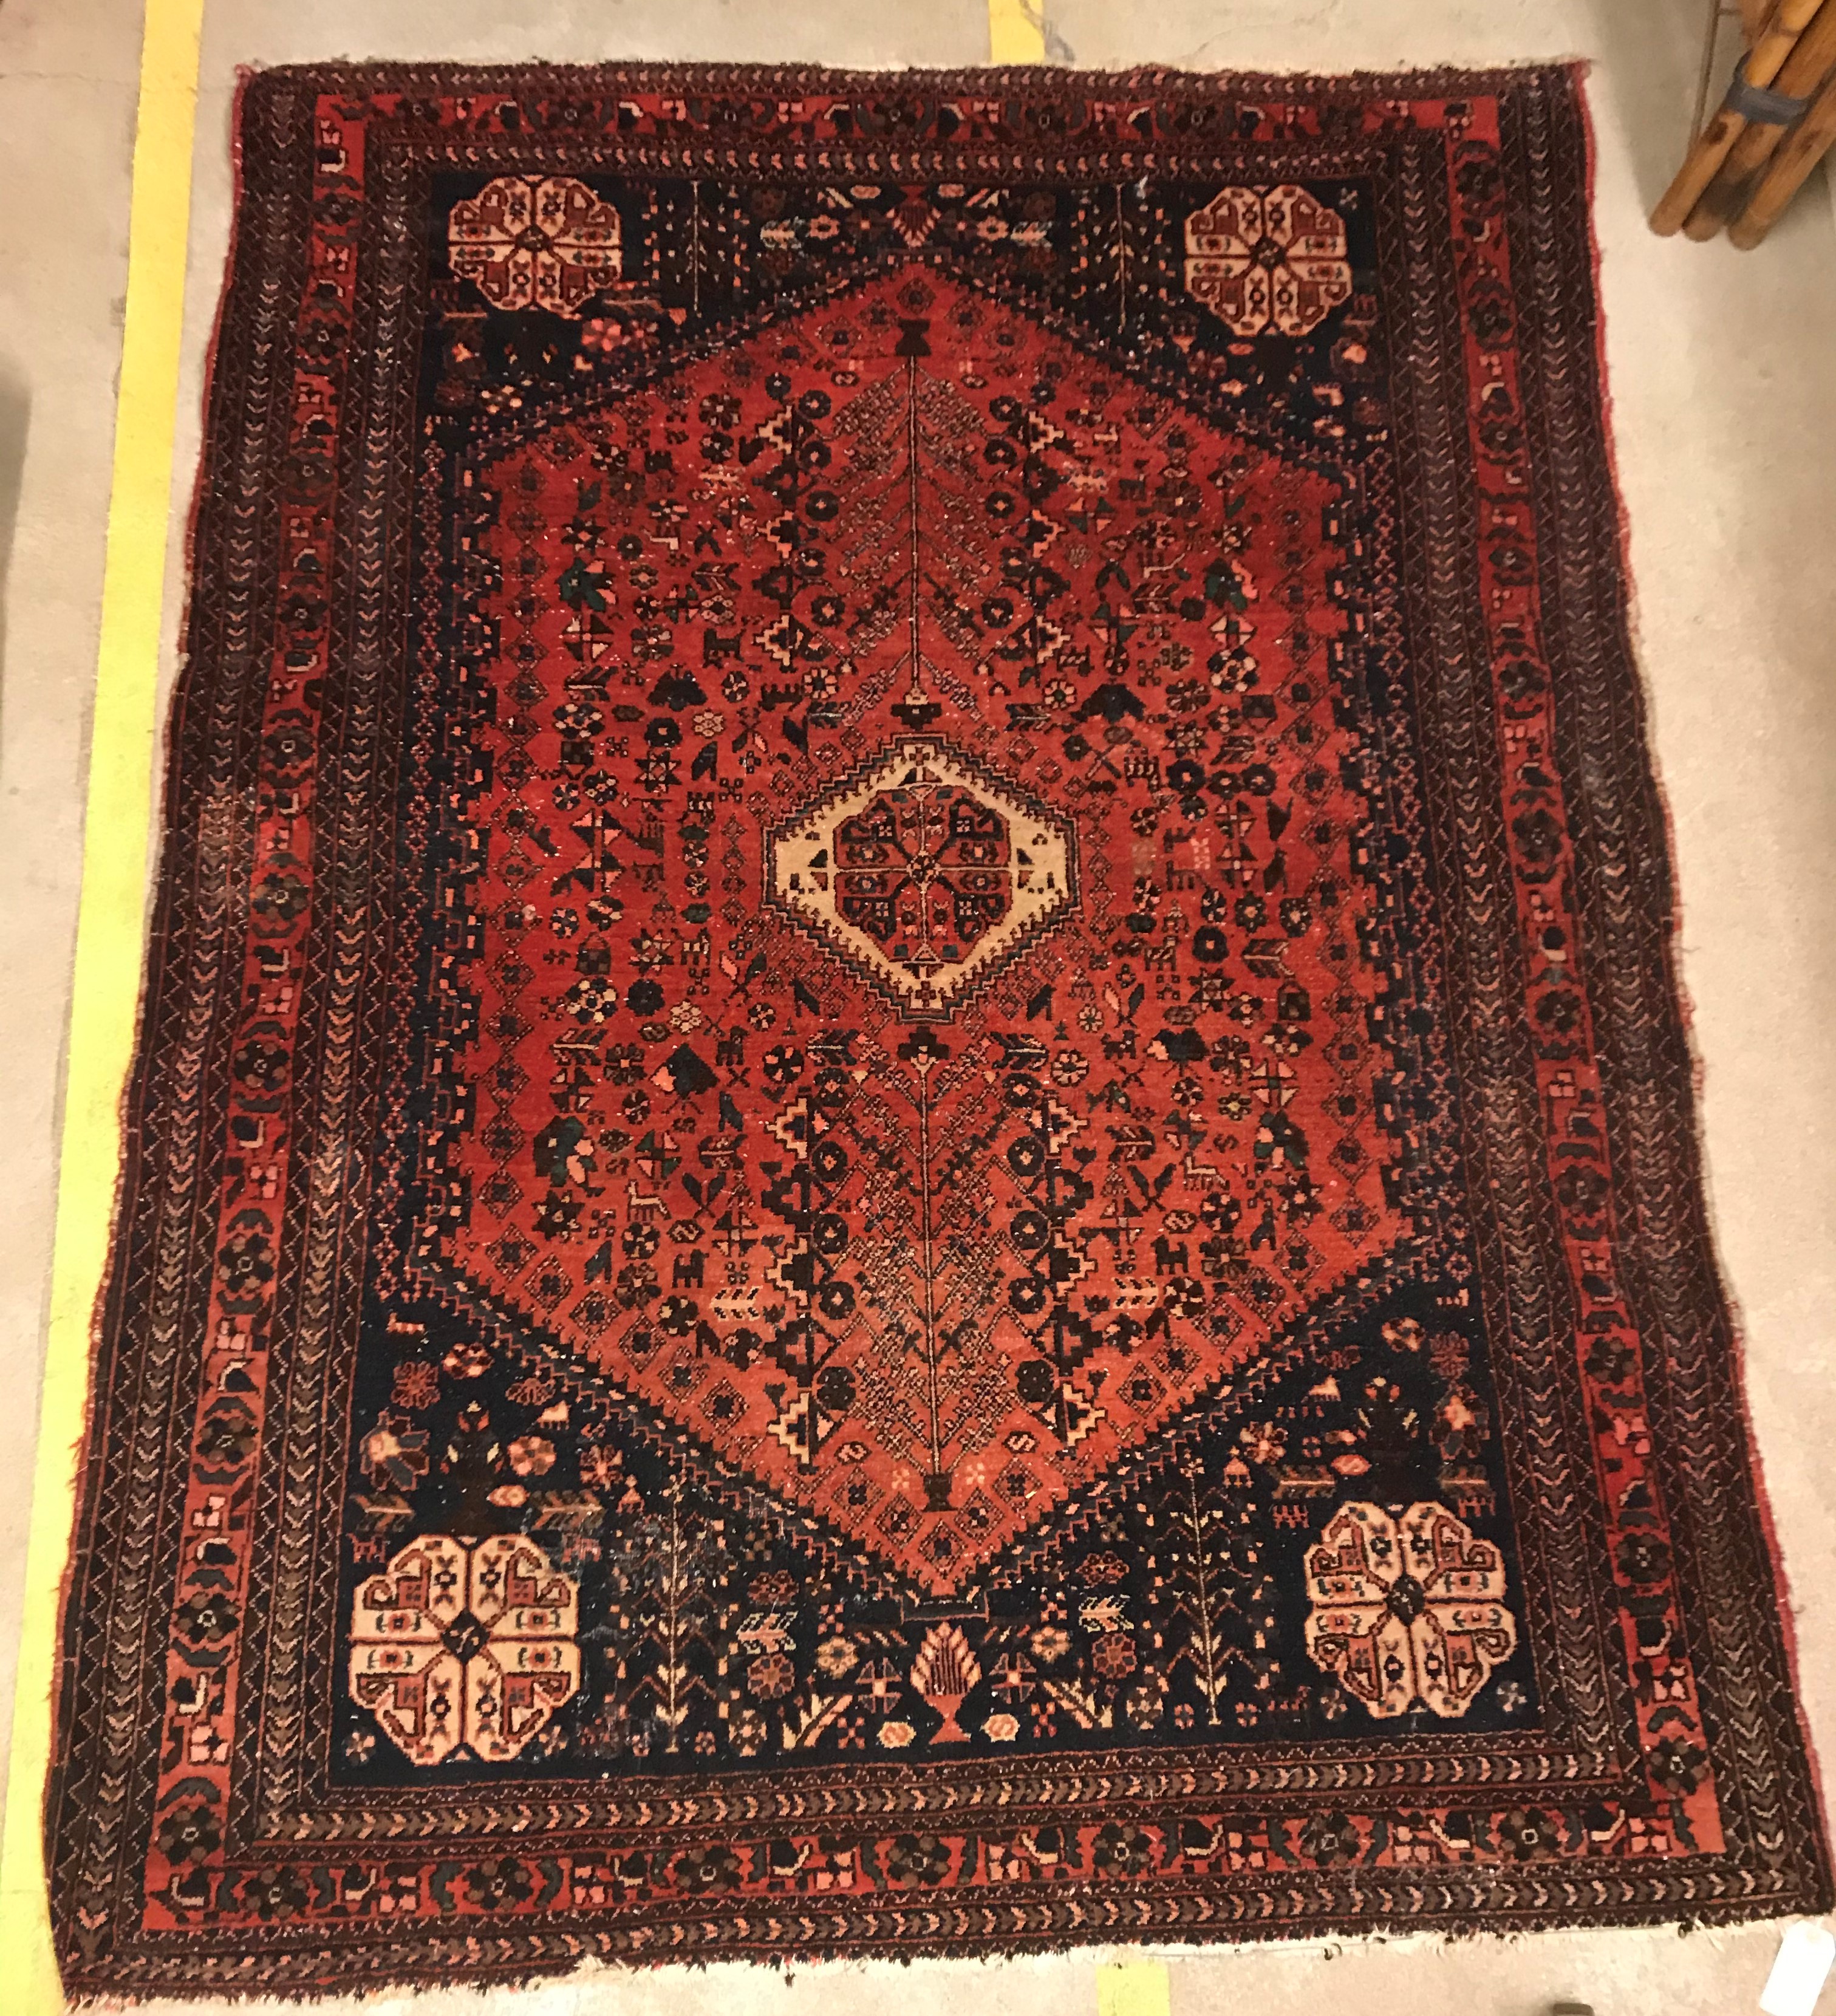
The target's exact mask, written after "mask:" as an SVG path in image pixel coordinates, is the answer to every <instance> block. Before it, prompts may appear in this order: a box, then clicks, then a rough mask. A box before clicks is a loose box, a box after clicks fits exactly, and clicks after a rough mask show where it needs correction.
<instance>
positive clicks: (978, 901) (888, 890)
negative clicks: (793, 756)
mask: <svg viewBox="0 0 1836 2016" xmlns="http://www.w3.org/2000/svg"><path fill="white" fill-rule="evenodd" d="M767 846H768V849H769V851H768V853H767V855H766V862H767V866H766V869H765V878H766V879H765V895H766V899H767V901H768V902H772V903H775V904H776V905H778V907H779V908H780V909H783V911H784V912H785V913H786V914H787V915H788V916H790V917H792V918H793V919H794V920H796V921H797V922H798V923H801V924H803V925H805V926H806V927H808V928H809V929H810V930H812V931H813V932H814V933H815V934H816V935H818V936H819V938H823V940H824V941H826V942H827V943H828V944H830V945H831V946H833V948H834V949H835V950H836V951H837V952H838V953H839V954H840V955H841V956H842V957H843V958H844V959H848V960H849V961H851V963H853V964H855V966H856V967H857V968H859V970H862V971H864V972H865V973H866V974H868V975H869V976H870V977H872V979H873V981H874V983H875V984H876V985H878V986H880V987H883V988H885V989H887V992H888V993H889V995H891V999H893V1000H894V1001H895V1003H896V1004H897V1005H898V1007H899V1009H900V1010H901V1012H902V1013H903V1014H904V1015H905V1016H906V1017H908V1018H909V1019H911V1020H914V1021H925V1020H947V1019H948V1017H949V1011H950V1010H951V1009H952V1007H953V1006H955V1005H956V1003H959V1002H960V1001H962V1000H963V999H967V996H968V995H969V994H970V992H971V991H972V990H973V989H974V988H975V987H977V985H986V983H987V981H988V978H989V977H991V976H992V974H994V973H995V972H996V971H998V970H999V968H1000V967H1002V966H1003V965H1004V964H1006V963H1007V962H1008V961H1009V960H1010V959H1011V958H1012V957H1013V955H1014V954H1015V953H1016V952H1017V951H1018V950H1019V949H1020V948H1021V945H1023V944H1024V943H1027V942H1030V941H1031V940H1032V939H1034V938H1037V936H1038V935H1039V932H1040V931H1041V930H1042V929H1043V928H1044V927H1045V926H1046V924H1047V923H1049V921H1050V920H1052V919H1053V918H1054V917H1057V916H1062V915H1064V913H1065V912H1066V911H1067V909H1069V907H1070V906H1071V905H1072V904H1073V903H1074V902H1075V900H1076V896H1077V868H1076V861H1077V848H1076V843H1075V829H1074V827H1073V826H1072V823H1071V821H1069V820H1067V819H1064V817H1063V816H1062V815H1060V814H1057V813H1054V812H1052V811H1050V810H1049V808H1046V806H1044V805H1036V804H1035V805H1033V806H1032V807H1031V808H1028V807H1027V806H1025V805H1021V804H1019V803H1017V802H1016V801H1015V797H1014V794H1013V793H1012V792H1011V791H1010V790H1003V787H1001V786H1000V785H999V783H988V782H985V781H984V780H983V779H981V778H979V777H977V776H975V775H974V773H973V772H971V771H970V769H968V767H967V764H966V761H965V759H964V758H962V757H961V756H960V755H959V754H956V753H955V752H954V751H952V750H950V749H949V748H948V747H946V746H945V745H944V744H942V743H938V742H937V741H936V740H924V739H922V738H918V737H913V738H912V739H910V740H901V741H898V742H894V743H888V744H887V747H885V748H884V750H882V751H880V752H879V753H878V754H876V755H875V756H873V758H870V759H869V761H867V762H866V763H865V764H864V765H862V766H861V767H860V768H859V769H857V771H856V772H855V773H854V774H853V776H851V777H850V778H849V779H847V780H845V782H844V784H842V785H840V786H837V787H836V788H835V789H834V790H832V791H830V793H828V794H826V796H825V797H824V798H823V801H822V802H821V804H820V805H819V806H816V807H811V808H806V809H805V810H804V811H802V812H798V813H797V815H795V816H794V817H793V818H792V819H790V820H788V821H787V822H786V823H785V824H784V826H783V827H782V828H781V829H780V830H779V831H778V832H776V833H774V834H772V836H771V837H770V838H769V841H768V842H767Z"/></svg>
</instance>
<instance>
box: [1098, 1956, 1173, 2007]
mask: <svg viewBox="0 0 1836 2016" xmlns="http://www.w3.org/2000/svg"><path fill="white" fill-rule="evenodd" d="M1171 2002H1172V1996H1171V1993H1170V1991H1169V1989H1168V1982H1167V1965H1166V1962H1165V1960H1120V1961H1118V1962H1117V1963H1116V1964H1114V1966H1109V1967H1099V1968H1098V1969H1097V1970H1096V2016H1168V2010H1169V2007H1170V2005H1171Z"/></svg>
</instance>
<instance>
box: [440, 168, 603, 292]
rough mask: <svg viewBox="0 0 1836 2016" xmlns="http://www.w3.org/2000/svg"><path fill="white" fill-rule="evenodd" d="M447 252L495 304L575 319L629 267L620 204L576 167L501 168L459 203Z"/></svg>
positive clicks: (455, 267) (461, 272)
mask: <svg viewBox="0 0 1836 2016" xmlns="http://www.w3.org/2000/svg"><path fill="white" fill-rule="evenodd" d="M447 257H448V261H450V263H451V265H452V270H453V272H455V273H456V274H457V275H459V278H460V279H462V280H470V281H471V282H472V283H473V285H474V286H476V287H477V290H478V291H479V292H480V293H481V294H483V295H484V298H485V299H486V300H487V301H489V302H490V304H491V306H492V307H493V308H546V309H547V310H548V311H549V314H551V315H566V316H567V317H569V318H570V319H574V318H575V317H578V315H579V313H580V309H581V303H582V302H584V301H589V300H590V299H591V298H592V296H593V295H595V294H596V293H599V291H600V290H601V289H603V287H605V286H607V284H608V283H610V282H611V281H614V280H616V279H617V278H618V276H619V274H620V272H621V271H622V269H623V262H622V255H621V252H620V249H619V230H618V212H617V211H616V210H615V209H614V207H612V205H611V204H610V203H606V202H603V201H602V200H601V199H600V198H599V197H598V196H596V195H595V194H594V193H593V192H592V190H591V189H589V188H588V187H587V185H586V184H585V182H578V181H576V180H575V179H574V177H573V176H571V175H545V176H540V177H538V176H534V175H500V176H499V177H498V178H496V179H495V181H493V182H487V183H486V184H485V185H484V188H483V189H481V190H480V191H479V192H478V193H477V195H476V196H471V197H469V198H468V199H467V200H466V201H464V202H463V203H455V204H454V205H453V207H452V218H451V221H449V222H448V225H447Z"/></svg>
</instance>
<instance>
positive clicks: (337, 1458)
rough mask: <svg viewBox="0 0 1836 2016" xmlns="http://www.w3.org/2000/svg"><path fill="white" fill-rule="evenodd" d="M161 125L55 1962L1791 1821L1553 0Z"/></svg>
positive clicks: (1151, 1923)
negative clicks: (223, 240) (198, 474)
mask: <svg viewBox="0 0 1836 2016" xmlns="http://www.w3.org/2000/svg"><path fill="white" fill-rule="evenodd" d="M239 144H240V159H241V168H242V177H243V181H242V190H241V196H240V200H239V210H238V214H237V224H236V251H235V256H234V259H233V261H232V271H231V273H230V276H229V287H228V293H227V296H226V298H225V306H224V310H223V318H222V325H221V332H220V334H219V337H218V344H217V349H216V361H215V366H214V373H213V378H212V384H211V404H210V421H209V430H208V440H207V450H206V459H205V466H204V471H203V486H202V491H201V495H202V503H201V506H200V516H199V520H198V524H197V530H196V556H195V579H194V589H193V604H192V610H191V614H190V618H189V669H188V671H187V672H186V674H185V680H184V684H183V687H182V694H181V697H180V700H179V703H178V711H177V715H176V718H175V725H174V729H173V736H172V744H171V750H172V754H171V775H170V786H169V794H168V808H167V828H166V850H165V857H164V868H163V871H162V875H161V880H160V896H159V903H158V909H157V921H156V927H155V931H154V935H153V950H152V966H151V973H150V977H149V981H148V999H147V1009H146V1021H145V1025H144V1031H143V1037H142V1054H141V1058H140V1062H139V1070H138V1074H137V1076H136V1078H135V1088H134V1092H133V1099H132V1108H131V1134H130V1144H129V1145H130V1155H129V1161H128V1179H127V1186H126V1190H125V1193H124V1203H123V1206H122V1211H121V1224H120V1229H119V1231H118V1233H117V1244H116V1249H115V1260H114V1266H113V1275H112V1279H111V1283H110V1290H109V1294H108V1298H107V1303H106V1312H105V1318H104V1325H103V1337H102V1344H101V1350H100V1356H99V1363H98V1369H97V1372H96V1387H95V1403H94V1411H93V1415H92V1428H91V1435H90V1442H89V1448H88V1460H87V1463H86V1467H85V1481H84V1487H83V1497H82V1504H81V1524H80V1529H79V1532H78V1534H77V1546H76V1553H75V1557H74V1567H73V1570H72V1575H71V1580H70V1589H69V1597H68V1601H67V1606H66V1611H65V1618H64V1625H63V1634H64V1636H63V1651H64V1660H63V1671H62V1677H61V1683H60V1687H59V1738H58V1744H57V1751H56V1769H55V1777H54V1782H53V1784H52V1789H51V1796H50V1803H49V1849H50V1861H51V1868H52V1906H53V1916H54V1919H55V1923H56V1935H57V1939H58V1944H59V1951H60V1953H61V1956H62V1960H63V1967H64V1969H65V1972H66V1977H67V1981H68V1982H69V1984H70V1986H71V1988H72V1989H74V1990H77V1991H80V1992H82V1993H102V1992H105V1991H106V1992H125V1993H139V1994H149V1993H160V1992H162V1991H164V1992H177V1991H180V1990H186V1989H191V1990H196V1989H234V1990H251V1991H253V1990H257V1989H281V1990H300V1989H308V1988H311V1987H331V1986H335V1985H339V1984H343V1983H351V1984H356V1983H373V1982H376V1981H377V1980H379V1979H381V1978H390V1977H394V1978H413V1977H416V1976H423V1975H425V1976H430V1977H431V1976H437V1977H439V1978H446V1977H447V1976H448V1975H449V1973H450V1972H451V1971H453V1970H455V1969H457V1970H459V1971H461V1972H463V1973H466V1974H469V1975H473V1976H475V1977H477V1978H485V1977H487V1976H491V1975H526V1974H530V1973H533V1972H536V1971H540V1970H542V1969H545V1968H551V1967H562V1966H565V1965H567V1964H569V1963H570V1962H571V1961H572V1960H575V1959H577V1958H578V1957H581V1956H583V1955H603V1956H610V1957H624V1958H630V1959H635V1960H659V1959H662V1958H664V1957H673V1956H680V1957H687V1958H692V1959H695V1960H711V1959H715V1958H718V1957H722V1956H725V1955H754V1956H758V1957H779V1956H781V1957H793V1956H799V1955H815V1954H824V1953H830V1954H833V1953H872V1954H883V1955H889V1956H898V1955H909V1954H915V1953H948V1954H970V1953H990V1952H1003V1951H1017V1950H1023V1949H1042V1948H1051V1947H1055V1946H1062V1945H1064V1944H1067V1943H1068V1942H1075V1941H1080V1940H1104V1941H1114V1940H1118V1939H1130V1938H1136V1937H1139V1936H1143V1935H1151V1936H1153V1937H1154V1938H1156V1939H1183V1938H1199V1939H1232V1938H1242V1937H1246V1936H1269V1935H1277V1934H1282V1933H1296V1934H1298V1933H1315V1934H1316V1933H1319V1932H1320V1931H1326V1930H1327V1929H1332V1930H1334V1931H1356V1930H1358V1929H1360V1928H1373V1927H1379V1926H1388V1927H1392V1928H1456V1927H1457V1928H1485V1929H1500V1930H1501V1929H1505V1928H1515V1927H1522V1926H1526V1925H1538V1924H1558V1923H1588V1924H1607V1923H1625V1922H1631V1921H1645V1920H1663V1919H1676V1918H1679V1917H1688V1918H1692V1919H1695V1920H1699V1921H1703V1920H1706V1921H1716V1920H1723V1919H1728V1918H1734V1917H1744V1916H1751V1915H1756V1914H1763V1913H1782V1912H1787V1911H1817V1910H1823V1908H1825V1907H1826V1906H1827V1904H1828V1903H1829V1902H1830V1888H1829V1877H1828V1874H1827V1865H1826V1860H1825V1854H1824V1849H1823V1843H1822V1839H1821V1836H1820V1825H1819V1821H1818V1819H1817V1814H1816V1804H1815V1801H1814V1798H1813V1790H1812V1786H1811V1782H1810V1778H1809V1769H1808V1766H1807V1762H1806V1757H1805V1748H1804V1744H1803V1740H1802V1736H1801V1733H1800V1730H1799V1726H1798V1719H1797V1714H1796V1711H1795V1705H1794V1702H1793V1699H1792V1696H1791V1690H1790V1684H1789V1679H1788V1675H1787V1665H1786V1659H1785V1653H1784V1646H1783V1643H1782V1642H1781V1632H1780V1621H1779V1616H1778V1611H1777V1599H1776V1596H1775V1593H1774V1582H1773V1571H1772V1567H1771V1564H1770V1561H1769V1557H1768V1553H1767V1549H1766V1542H1765V1539H1764V1537H1763V1533H1762V1519H1761V1515H1760V1512H1759V1507H1758V1505H1757V1503H1756V1499H1755V1485H1754V1482H1753V1479H1752V1476H1751V1470H1750V1467H1749V1455H1748V1448H1747V1445H1746V1442H1745V1439H1744V1429H1743V1423H1742V1414H1741V1402H1740V1399H1739V1395H1738V1390H1737V1384H1736V1379H1735V1369H1734V1364H1733V1352H1732V1347H1731V1344H1730V1336H1729V1330H1728V1323H1727V1317H1726V1312H1725V1309H1724V1307H1723V1301H1722V1298H1721V1294H1720V1292H1719V1288H1718V1287H1717V1286H1716V1281H1715V1270H1714V1266H1713V1262H1712V1258H1711V1255H1710V1250H1709V1245H1708V1234H1707V1231H1706V1229H1705V1222H1704V1218H1703V1212H1702V1206H1701V1193H1700V1189H1699V1184H1698V1179H1697V1157H1696V1149H1695V1147H1694V1136H1693V1132H1692V1117H1691V1111H1690V1060H1689V1056H1688V1052H1687V1048H1686V1046H1685V1042H1684V1039H1683V1030H1682V1027H1681V1024H1680V1021H1679V1013H1678V1010H1677V1004H1676V995H1675V992H1674V989H1673V983H1672V970H1671V960H1670V952H1669V917H1670V915H1671V909H1672V898H1671V893H1670V887H1669V879H1668V870H1667V866H1666V859H1667V854H1666V847H1665V833H1664V827H1663V823H1662V817H1661V811H1660V808H1659V805H1658V798H1657V796H1656V794H1655V791H1654V787H1653V783H1652V779H1651V773H1650V770H1649V768H1648V765H1647V758H1646V755H1645V752H1644V750H1643V745H1642V742H1641V736H1640V697H1639V689H1638V686H1637V683H1636V679H1635V677H1634V674H1633V668H1632V665H1631V664H1630V661H1629V656H1628V650H1627V643H1626V632H1625V578H1624V573H1623V567H1622V557H1621V549H1620V537H1619V526H1618V515H1617V508H1616V504H1615V495H1614V491H1613V487H1612V481H1611V473H1610V469H1609V465H1608V459H1607V445H1606V439H1605V434H1604V425H1603V420H1602V409H1601V388H1600V372H1599V363H1598V343H1599V323H1598V313H1597V308H1596V305H1595V301H1594V295H1593V275H1592V258H1591V250H1590V244H1589V227H1588V216H1587V182H1588V153H1587V147H1588V142H1587V137H1586V126H1585V121H1584V115H1583V113H1582V104H1581V99H1580V93H1579V85H1578V82H1577V81H1576V78H1575V76H1574V74H1571V72H1569V71H1568V70H1561V69H1553V70H1525V71H1522V72H1512V73H1506V74H1489V75H1478V76H1418V77H1397V78H1363V79H1348V80H1343V81H1334V80H1331V79H1316V78H1305V77H1290V78H1268V77H1255V78H1236V77H1175V76H1168V75H1162V74H1153V75H1150V74H1141V75H1136V76H1132V77H1097V76H1084V75H1078V74H1069V73H1064V74H1055V73H1053V72H1050V71H1028V72H1024V73H1023V72H1000V73H997V72H988V73H983V74H974V73H971V74H964V75H960V76H934V75H927V74H905V75H902V76H892V75H889V76H884V77H844V76H837V75H830V74H823V73H821V72H816V71H798V72H772V71H747V70H605V71H594V70H580V71H549V70H502V71H493V72H486V71H466V70H445V69H427V70H299V71H287V70H281V71H275V72H273V73H271V74H266V75H264V76H261V77H257V78H256V79H255V80H254V81H253V82H251V83H250V85H249V86H248V87H247V90H246V92H245V94H244V96H243V103H242V108H241V121H240V142H239Z"/></svg>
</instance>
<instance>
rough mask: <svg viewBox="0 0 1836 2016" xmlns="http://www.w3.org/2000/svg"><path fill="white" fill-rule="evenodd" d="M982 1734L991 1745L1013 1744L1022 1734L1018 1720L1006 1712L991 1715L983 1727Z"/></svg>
mask: <svg viewBox="0 0 1836 2016" xmlns="http://www.w3.org/2000/svg"><path fill="white" fill-rule="evenodd" d="M981 1733H982V1734H983V1735H984V1736H985V1737H987V1738H988V1741H989V1742H991V1743H1011V1742H1012V1741H1013V1739H1014V1738H1015V1737H1017V1735H1019V1733H1020V1723H1019V1721H1018V1720H1017V1718H1016V1717H1014V1716H1013V1715H1008V1714H1006V1713H1005V1712H1003V1713H1002V1714H999V1715H990V1716H989V1717H988V1720H987V1721H986V1722H985V1723H983V1724H982V1726H981Z"/></svg>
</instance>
